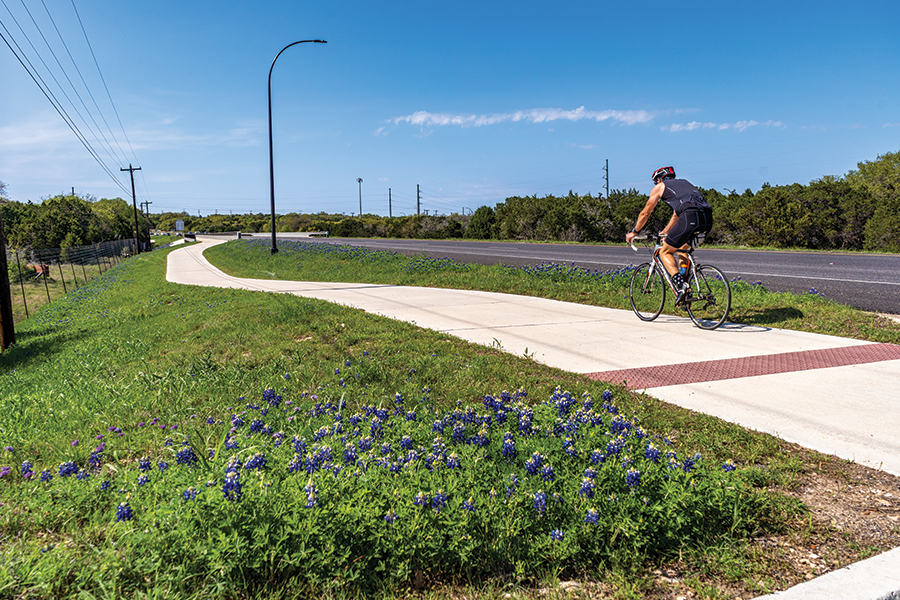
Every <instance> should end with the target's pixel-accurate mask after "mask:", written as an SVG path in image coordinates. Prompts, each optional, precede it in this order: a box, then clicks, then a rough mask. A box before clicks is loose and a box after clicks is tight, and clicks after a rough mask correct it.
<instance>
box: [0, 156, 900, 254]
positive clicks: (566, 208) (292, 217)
mask: <svg viewBox="0 0 900 600" xmlns="http://www.w3.org/2000/svg"><path fill="white" fill-rule="evenodd" d="M695 183H698V182H695ZM701 191H702V192H703V194H704V196H705V197H706V199H707V200H708V201H709V203H710V205H711V206H712V208H713V218H714V225H713V229H712V231H711V232H710V233H709V235H708V236H707V243H713V244H714V243H719V244H729V245H737V246H756V247H759V246H774V247H779V248H789V247H794V248H797V247H799V248H810V249H818V250H833V249H845V250H880V251H890V252H900V152H895V153H887V154H884V155H881V156H879V157H878V158H877V159H876V160H874V161H866V162H861V163H859V164H858V169H856V170H853V171H850V172H849V173H847V174H846V175H845V176H843V177H832V176H827V177H823V178H822V179H818V180H816V181H812V182H810V183H809V184H807V185H803V184H799V183H794V184H790V185H781V186H771V185H769V184H764V185H763V186H762V188H761V189H760V190H759V191H757V192H753V191H751V190H749V189H748V190H746V191H744V192H743V193H740V194H739V193H737V192H736V191H730V192H729V193H727V194H724V193H722V192H719V191H718V190H714V189H704V188H702V187H701ZM726 191H727V190H726ZM646 202H647V195H646V194H642V193H640V192H638V191H637V190H635V189H629V190H612V191H611V192H610V194H609V196H608V197H606V198H604V197H602V196H600V195H597V196H592V195H590V194H587V195H579V194H576V193H573V192H571V191H570V192H569V193H568V194H567V195H564V196H553V195H548V196H542V197H538V196H537V195H533V196H524V197H523V196H514V197H510V198H507V199H506V200H504V201H502V202H499V203H498V204H496V205H494V206H493V207H491V206H482V207H480V208H478V209H477V210H476V211H475V212H474V213H473V214H469V215H461V214H451V215H449V216H447V215H412V216H404V217H393V218H388V217H382V216H378V215H371V214H365V215H362V216H358V217H347V216H345V215H340V214H329V213H325V212H321V213H318V214H300V213H289V214H286V215H276V225H275V226H276V229H277V230H278V231H328V232H329V234H330V235H332V236H337V237H395V238H419V239H451V238H470V239H502V240H549V241H571V242H621V241H622V240H623V239H624V237H625V234H626V233H627V232H628V231H630V230H631V228H632V227H633V226H634V221H635V219H636V218H637V215H638V213H639V212H640V210H641V209H642V208H643V206H644V204H646ZM2 210H3V213H2V214H3V219H4V222H5V223H6V231H7V238H8V243H9V244H10V245H13V246H24V245H31V246H33V247H60V248H64V247H67V246H75V245H81V244H84V243H93V242H95V241H102V240H107V239H115V238H116V237H117V236H118V237H133V236H134V217H133V212H132V208H131V206H130V205H129V204H128V203H126V202H125V201H123V200H122V199H120V198H116V199H113V200H106V199H103V200H91V199H82V198H78V197H73V196H56V197H53V198H50V199H47V200H45V201H44V202H43V203H42V204H40V205H37V204H31V203H28V204H27V205H23V204H20V203H16V202H10V201H4V202H3V204H2ZM669 216H671V210H670V209H669V208H668V207H667V206H666V205H665V204H664V203H660V205H659V206H658V207H657V209H656V211H655V212H654V215H653V220H652V221H651V223H650V227H659V228H662V227H663V226H664V225H665V223H666V222H667V221H668V219H669ZM177 220H182V221H183V222H184V227H185V230H187V231H208V232H226V231H243V232H246V233H261V232H268V231H271V229H270V227H271V217H270V215H268V214H263V213H256V214H243V215H208V216H205V217H201V216H191V215H189V214H187V213H183V212H182V213H162V214H156V215H150V216H149V217H147V218H143V217H142V218H141V227H142V236H146V231H147V230H149V228H151V227H153V228H158V229H162V230H167V231H171V230H174V229H175V222H176V221H177Z"/></svg>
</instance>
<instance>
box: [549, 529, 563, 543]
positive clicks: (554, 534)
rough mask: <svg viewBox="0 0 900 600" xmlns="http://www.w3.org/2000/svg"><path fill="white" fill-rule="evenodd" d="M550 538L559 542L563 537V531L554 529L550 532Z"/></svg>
mask: <svg viewBox="0 0 900 600" xmlns="http://www.w3.org/2000/svg"><path fill="white" fill-rule="evenodd" d="M550 539H551V540H553V541H554V542H561V541H562V539H563V532H562V530H560V529H554V530H553V531H551V532H550Z"/></svg>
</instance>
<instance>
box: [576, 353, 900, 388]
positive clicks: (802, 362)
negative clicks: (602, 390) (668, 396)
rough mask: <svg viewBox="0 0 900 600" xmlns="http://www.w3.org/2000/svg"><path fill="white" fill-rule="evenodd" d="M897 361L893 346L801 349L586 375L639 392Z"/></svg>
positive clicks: (897, 356)
mask: <svg viewBox="0 0 900 600" xmlns="http://www.w3.org/2000/svg"><path fill="white" fill-rule="evenodd" d="M886 360H900V346H897V345H894V344H863V345H861V346H850V347H847V348H826V349H824V350H804V351H801V352H786V353H783V354H766V355H762V356H748V357H746V358H730V359H724V360H708V361H702V362H693V363H685V364H675V365H661V366H657V367H644V368H640V369H621V370H618V371H602V372H599V373H588V374H587V376H588V377H590V378H591V379H595V380H598V381H608V382H610V383H617V384H618V383H625V384H626V385H627V386H628V387H629V388H631V389H635V390H642V389H647V388H654V387H664V386H667V385H683V384H687V383H702V382H705V381H722V380H724V379H739V378H741V377H755V376H757V375H774V374H777V373H791V372H794V371H808V370H811V369H825V368H828V367H844V366H848V365H862V364H866V363H873V362H882V361H886Z"/></svg>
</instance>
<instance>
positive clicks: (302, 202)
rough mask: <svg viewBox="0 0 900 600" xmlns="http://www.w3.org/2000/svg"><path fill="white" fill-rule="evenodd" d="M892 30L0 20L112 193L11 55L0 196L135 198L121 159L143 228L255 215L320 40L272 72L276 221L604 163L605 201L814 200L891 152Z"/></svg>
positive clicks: (491, 195) (190, 8)
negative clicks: (765, 196) (199, 217)
mask: <svg viewBox="0 0 900 600" xmlns="http://www.w3.org/2000/svg"><path fill="white" fill-rule="evenodd" d="M679 4H680V5H681V6H679ZM25 7H27V8H28V10H29V11H30V12H31V16H29V14H28V12H26V10H25ZM73 7H74V8H73ZM76 9H77V14H78V15H79V16H80V19H81V23H79V20H78V18H77V17H76ZM48 12H49V14H50V15H52V17H53V21H52V22H51V21H50V19H49V18H48V16H47V14H48ZM895 13H896V3H895V2H887V1H866V0H861V1H859V2H855V3H850V2H841V3H838V2H827V1H826V2H806V1H796V2H795V1H790V0H788V1H785V0H780V1H778V2H769V1H761V2H754V3H752V4H750V5H748V4H746V3H744V4H741V3H730V2H690V1H688V2H683V3H671V2H652V1H651V2H640V3H629V2H603V1H593V2H584V1H578V2H565V1H557V2H528V1H525V2H515V3H512V2H497V1H495V2H484V1H483V0H482V1H479V2H473V1H469V0H458V1H456V2H421V1H419V2H391V1H384V2H360V1H355V0H332V1H329V2H319V3H313V2H306V1H287V0H255V1H253V2H212V1H206V0H193V1H191V2H183V1H179V2H175V1H171V0H157V1H155V2H149V3H140V4H135V3H124V4H123V3H121V2H112V1H110V0H92V1H91V2H85V1H84V0H75V2H74V3H73V0H43V1H38V0H2V3H0V23H2V24H3V26H4V27H5V28H6V29H3V27H0V32H2V33H3V34H4V36H8V38H9V39H11V40H14V41H15V42H16V43H18V44H19V46H21V47H22V48H23V50H24V53H25V54H26V55H27V56H28V57H29V58H30V60H31V61H32V62H33V63H34V64H35V65H37V70H38V72H40V73H42V76H43V77H45V79H46V80H47V81H49V82H50V84H49V85H50V87H51V88H52V89H54V90H55V93H56V95H57V96H58V97H60V99H61V103H62V104H63V105H64V106H65V107H66V108H67V112H68V113H70V114H71V115H72V119H73V120H74V121H75V122H76V123H78V125H79V129H80V130H81V131H82V132H83V133H84V135H85V136H86V138H87V139H88V140H89V142H90V144H91V146H92V147H93V148H95V151H96V152H97V154H98V155H99V156H100V158H101V161H102V162H103V163H104V164H105V165H106V169H108V170H109V171H110V172H111V173H112V174H113V176H110V175H109V174H108V173H107V172H106V171H104V169H103V167H101V166H100V164H98V161H96V160H95V159H94V158H93V157H92V156H91V155H90V153H89V152H88V150H86V149H85V147H84V146H83V145H82V144H81V143H80V142H79V141H78V139H77V138H76V136H75V134H73V132H72V131H71V129H69V127H67V125H66V124H65V122H64V121H63V119H62V118H61V117H60V116H59V115H58V114H57V113H56V111H55V110H54V109H53V107H52V106H51V104H50V102H49V101H48V100H47V99H46V98H45V97H44V95H43V94H42V93H41V92H40V90H39V89H38V87H37V85H35V83H34V82H33V81H32V80H31V78H30V77H29V75H28V74H27V72H26V71H25V69H24V68H23V67H22V66H21V65H20V64H19V62H18V61H17V60H16V58H15V56H14V54H13V52H12V51H10V49H9V48H7V47H6V44H2V43H0V79H2V81H3V86H2V89H3V92H2V93H0V180H2V181H4V182H6V183H7V185H8V189H7V193H8V195H9V197H10V198H12V199H13V200H19V201H27V200H32V201H35V202H38V201H40V200H41V199H42V198H45V197H47V196H51V195H54V194H57V193H61V192H66V193H68V192H69V191H71V189H72V188H73V187H74V189H75V192H76V193H77V194H80V195H87V194H89V195H91V196H95V197H98V198H101V197H117V196H118V197H123V198H128V199H130V182H129V180H128V178H127V175H128V174H127V173H122V172H120V171H119V169H120V168H122V167H127V166H128V164H129V163H132V164H134V166H135V167H137V166H140V167H141V169H142V170H141V171H139V172H137V173H136V183H137V188H138V201H139V202H142V201H149V202H152V204H151V205H150V210H151V212H162V211H180V210H186V211H188V212H189V213H192V214H203V215H207V214H210V213H214V212H219V213H229V212H234V213H245V212H263V213H268V211H269V172H268V129H267V104H266V102H267V87H266V85H267V77H268V73H269V67H270V65H271V63H272V60H273V58H274V57H275V55H276V54H277V53H278V52H279V50H281V49H282V48H283V47H284V46H286V45H287V44H290V43H291V42H294V41H298V40H302V39H324V40H327V41H328V44H324V45H323V44H302V45H299V46H295V47H293V48H290V49H289V50H287V51H286V52H285V53H284V54H283V55H282V56H281V57H280V58H279V59H278V61H277V64H276V65H275V68H274V72H273V76H272V88H273V120H274V130H275V135H274V139H275V144H274V146H275V180H276V203H277V206H276V210H277V211H278V212H279V213H286V212H291V211H297V212H319V211H326V212H338V213H341V212H344V213H346V214H348V215H349V214H351V213H356V212H358V211H359V184H358V183H357V178H362V179H363V183H362V184H361V187H362V203H363V211H364V212H366V213H377V214H382V215H387V214H388V193H389V189H390V194H391V196H392V205H391V212H392V214H393V215H394V216H397V215H400V214H413V213H414V212H415V210H416V185H417V184H418V185H420V186H421V190H422V210H423V211H425V210H427V211H429V212H432V213H433V212H437V213H441V214H449V213H451V212H461V211H463V210H464V209H465V210H467V211H468V210H474V209H475V208H477V207H479V206H481V205H488V206H493V205H494V204H496V203H497V202H500V201H503V200H504V199H505V198H506V197H508V196H511V195H531V194H537V195H539V196H541V195H545V194H557V195H560V194H565V193H567V192H568V191H569V190H573V191H575V192H577V193H581V194H584V193H593V194H597V193H598V192H601V191H602V190H603V187H604V185H605V181H604V171H603V167H604V165H605V161H606V160H607V159H608V160H609V185H610V187H611V188H612V189H625V188H637V189H638V190H640V191H642V192H648V191H649V189H650V187H651V182H650V179H649V176H650V173H651V172H652V171H653V170H654V169H656V168H657V167H660V166H665V165H674V166H675V168H676V171H677V172H678V174H679V176H682V177H685V178H687V179H690V180H691V181H693V182H694V183H695V184H697V185H699V186H702V187H707V188H716V189H719V190H720V191H722V190H725V189H737V190H738V191H743V190H744V189H746V188H750V189H753V190H757V189H759V187H760V186H761V185H762V184H763V183H765V182H769V183H771V184H773V185H779V184H789V183H795V182H799V183H804V184H805V183H809V182H810V181H812V180H815V179H819V178H821V177H822V176H825V175H835V176H841V175H844V174H845V173H846V172H847V171H849V170H851V169H854V168H855V167H856V165H857V163H858V162H860V161H864V160H873V159H875V158H876V157H877V156H878V155H879V154H884V153H885V152H895V151H897V150H900V102H898V100H897V98H900V77H897V75H896V73H897V64H900V34H898V33H897V28H896V26H895V25H894V24H893V21H894V14H895ZM32 17H33V18H34V21H36V22H37V25H38V27H36V26H35V24H34V23H33V22H32V21H31V18H32ZM82 24H83V26H84V30H85V31H86V33H87V39H88V40H89V41H90V45H91V48H92V49H93V53H94V56H95V57H96V60H97V63H98V64H99V66H100V71H101V72H102V76H103V80H105V83H106V88H104V85H103V81H102V80H101V78H100V76H99V75H98V70H97V67H96V66H95V64H94V58H93V57H92V56H91V53H90V51H89V49H88V45H87V43H86V41H85V36H84V33H83V32H82ZM20 26H21V30H20V29H19V27H20ZM57 29H58V31H59V34H57ZM23 30H24V33H23ZM42 34H43V37H44V38H46V40H47V43H48V44H49V46H51V47H52V48H53V49H54V52H55V54H56V56H57V58H58V59H59V61H60V62H61V63H62V65H63V67H64V68H65V69H64V70H65V73H63V70H61V69H60V68H59V67H58V66H57V65H56V63H55V60H54V58H53V55H52V54H51V53H50V51H49V50H48V49H47V45H46V44H45V42H44V41H43V39H42ZM26 36H27V38H26ZM60 37H61V38H62V39H63V40H65V42H66V46H65V47H64V46H63V44H62V42H60ZM27 40H30V41H31V43H33V44H34V46H35V47H36V48H37V53H36V52H35V51H34V50H33V49H32V48H31V47H30V46H29V45H28V41H27ZM66 48H68V49H66ZM69 53H71V54H72V56H73V58H74V63H75V64H76V65H78V70H76V69H75V67H74V66H72V61H70V60H69V58H68V54H69ZM38 54H40V56H41V57H42V58H43V60H44V61H45V62H46V63H47V67H44V65H42V64H41V63H40V59H39V58H38ZM49 71H52V72H53V73H54V75H55V77H56V78H57V79H58V80H59V82H60V84H61V87H63V88H65V89H66V91H67V94H68V95H69V96H70V97H71V100H72V104H74V105H75V106H76V107H78V112H81V113H82V114H83V118H84V121H85V122H86V124H83V123H82V121H81V119H79V117H78V114H77V112H76V110H75V109H74V108H72V104H69V102H68V101H67V100H66V98H65V96H64V95H63V94H62V92H60V91H59V88H57V87H56V84H54V83H53V82H52V79H51V78H50V77H49V74H48V72H49ZM79 73H80V74H79ZM66 77H68V78H69V79H71V80H72V82H73V84H74V85H73V86H71V87H70V86H69V84H68V82H67V79H66ZM82 77H83V78H84V80H85V82H86V84H87V85H86V86H85V85H83V84H82V82H81V78H82ZM73 88H74V89H77V90H78V92H79V93H78V94H75V93H74V90H73ZM107 89H108V91H109V95H110V96H111V97H112V100H113V102H114V106H115V109H113V105H112V104H110V101H109V99H108V97H107V91H106V90H107ZM87 90H90V93H88V92H87ZM79 96H80V97H82V98H83V100H84V102H85V106H84V107H82V105H81V103H80V101H79V99H78V98H79ZM91 97H93V101H92V100H91ZM94 102H96V105H97V107H95V106H94ZM91 115H92V116H91ZM92 119H93V120H94V121H96V122H97V123H98V125H97V126H96V127H95V126H94V124H93V122H92ZM119 121H121V126H119ZM106 124H108V127H107V125H106ZM92 131H97V132H99V131H104V132H107V133H105V138H104V137H103V136H101V135H100V133H96V136H97V138H96V139H95V138H94V137H93V136H94V135H95V134H92V133H91V132H92ZM114 178H115V180H116V181H114ZM117 182H118V183H117ZM126 192H127V193H126Z"/></svg>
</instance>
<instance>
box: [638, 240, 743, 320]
mask: <svg viewBox="0 0 900 600" xmlns="http://www.w3.org/2000/svg"><path fill="white" fill-rule="evenodd" d="M704 237H705V234H702V233H699V234H697V233H695V234H694V235H693V236H692V237H691V240H690V244H689V246H690V247H689V249H688V250H681V249H679V250H677V251H676V252H675V260H676V261H678V264H679V265H681V264H687V269H686V273H685V276H684V280H685V281H686V282H688V284H689V285H690V286H691V290H690V292H688V294H687V295H686V297H685V298H684V300H683V301H682V302H681V303H680V304H677V305H676V308H684V309H685V310H687V313H688V315H689V316H690V317H691V321H693V322H694V324H695V325H696V326H697V327H699V328H701V329H709V330H712V329H716V328H717V327H719V326H720V325H721V324H722V323H724V322H725V319H727V318H728V312H729V311H730V310H731V285H730V284H729V283H728V279H727V278H726V277H725V274H724V273H722V271H720V270H719V269H717V268H716V267H713V266H712V265H698V264H697V263H696V262H695V261H694V249H695V248H696V247H697V246H699V245H700V244H701V243H702V241H703V238H704ZM634 239H635V240H650V241H651V242H653V244H654V247H653V249H652V250H651V251H650V254H651V257H652V259H651V261H650V262H645V263H643V264H640V265H638V266H637V268H636V269H635V270H634V272H633V273H632V274H631V284H630V286H629V289H628V296H629V299H630V300H631V308H632V310H634V314H636V315H637V316H638V318H639V319H641V320H642V321H652V320H654V319H655V318H656V317H658V316H659V315H660V313H661V312H662V309H663V305H664V304H665V302H666V288H667V287H668V288H669V289H670V290H671V291H672V293H673V294H675V297H677V296H678V292H677V290H676V289H675V284H674V283H672V276H671V275H669V272H668V271H666V268H665V267H664V266H663V264H662V260H661V259H660V257H659V250H660V248H662V244H661V242H660V240H661V239H662V238H661V237H660V236H659V235H658V234H645V235H639V236H636V237H635V238H634ZM631 248H632V249H633V250H634V251H635V252H637V246H635V245H634V240H632V242H631Z"/></svg>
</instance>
